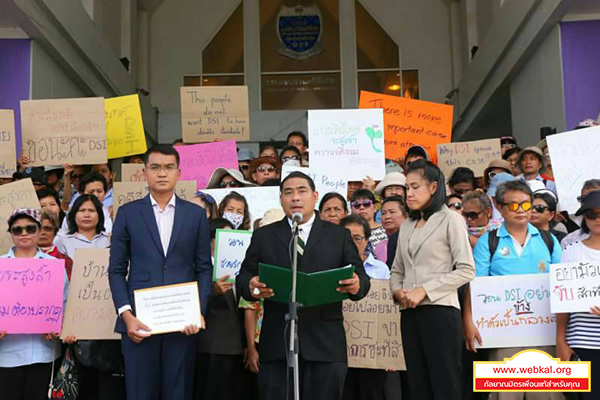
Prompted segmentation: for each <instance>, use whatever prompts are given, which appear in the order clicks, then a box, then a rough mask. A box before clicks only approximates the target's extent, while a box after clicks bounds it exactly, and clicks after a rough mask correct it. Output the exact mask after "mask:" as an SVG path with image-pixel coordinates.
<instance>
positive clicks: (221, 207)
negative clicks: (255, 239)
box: [219, 191, 250, 231]
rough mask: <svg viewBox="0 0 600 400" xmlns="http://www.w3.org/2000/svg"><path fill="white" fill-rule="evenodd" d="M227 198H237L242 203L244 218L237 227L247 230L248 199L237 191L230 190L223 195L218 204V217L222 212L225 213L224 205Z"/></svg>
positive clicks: (248, 224) (248, 222)
mask: <svg viewBox="0 0 600 400" xmlns="http://www.w3.org/2000/svg"><path fill="white" fill-rule="evenodd" d="M229 200H237V201H241V202H242V203H244V220H243V221H242V224H241V225H240V227H239V229H243V230H245V231H247V230H249V229H250V207H248V201H246V198H245V197H244V196H242V195H241V194H239V193H238V192H235V191H232V192H230V193H229V194H228V195H227V196H225V197H223V200H221V203H220V204H219V217H223V214H224V213H225V207H227V203H229Z"/></svg>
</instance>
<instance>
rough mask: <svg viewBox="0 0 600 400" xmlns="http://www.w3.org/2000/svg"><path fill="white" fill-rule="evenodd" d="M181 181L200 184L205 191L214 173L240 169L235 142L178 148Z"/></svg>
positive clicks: (200, 187) (199, 187)
mask: <svg viewBox="0 0 600 400" xmlns="http://www.w3.org/2000/svg"><path fill="white" fill-rule="evenodd" d="M176 149H177V151H178V152H179V157H180V159H181V161H180V162H179V168H180V169H181V179H184V180H186V181H196V182H198V189H204V188H205V187H206V185H207V184H208V181H209V179H210V176H211V175H212V173H213V171H214V170H215V169H217V168H219V167H222V168H233V169H238V168H239V167H238V159H237V147H236V145H235V140H228V141H225V142H215V143H204V144H195V145H192V146H178V147H176Z"/></svg>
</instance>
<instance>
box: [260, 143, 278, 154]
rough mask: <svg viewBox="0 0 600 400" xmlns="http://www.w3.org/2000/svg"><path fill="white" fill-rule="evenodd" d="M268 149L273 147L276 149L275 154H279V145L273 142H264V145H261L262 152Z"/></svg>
mask: <svg viewBox="0 0 600 400" xmlns="http://www.w3.org/2000/svg"><path fill="white" fill-rule="evenodd" d="M266 149H273V150H275V154H279V152H278V151H277V147H276V146H275V145H274V144H273V143H267V144H263V145H262V146H260V150H259V153H262V152H263V151H265V150H266Z"/></svg>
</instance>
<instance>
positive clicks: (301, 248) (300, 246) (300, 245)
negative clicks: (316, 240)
mask: <svg viewBox="0 0 600 400" xmlns="http://www.w3.org/2000/svg"><path fill="white" fill-rule="evenodd" d="M304 247H306V244H305V243H304V240H302V229H299V230H298V247H297V250H298V254H299V255H301V256H303V255H304Z"/></svg>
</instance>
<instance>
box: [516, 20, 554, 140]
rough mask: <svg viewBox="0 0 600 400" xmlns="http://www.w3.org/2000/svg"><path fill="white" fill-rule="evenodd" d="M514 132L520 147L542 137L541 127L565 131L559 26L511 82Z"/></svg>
mask: <svg viewBox="0 0 600 400" xmlns="http://www.w3.org/2000/svg"><path fill="white" fill-rule="evenodd" d="M510 98H511V110H512V127H513V135H514V136H515V137H516V138H517V141H518V143H519V145H521V147H523V146H528V145H534V144H536V143H537V142H538V141H539V140H540V128H541V127H544V126H549V127H555V128H556V129H557V131H558V132H563V131H565V130H566V117H565V107H564V95H563V79H562V60H561V47H560V27H559V26H558V25H557V26H556V27H555V28H554V29H553V30H552V31H551V32H550V33H549V34H548V36H547V37H546V38H545V39H544V41H543V42H542V43H541V44H540V46H539V47H538V49H537V50H536V51H535V52H534V53H533V55H532V56H531V58H530V59H529V60H528V61H527V63H526V64H525V65H524V67H523V68H522V69H521V70H520V71H519V73H518V75H517V76H516V77H515V78H514V79H513V81H512V82H511V85H510Z"/></svg>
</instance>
